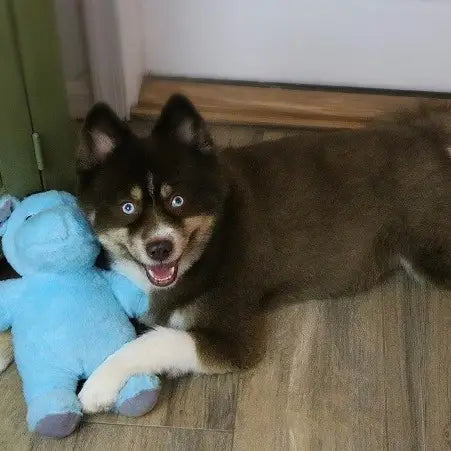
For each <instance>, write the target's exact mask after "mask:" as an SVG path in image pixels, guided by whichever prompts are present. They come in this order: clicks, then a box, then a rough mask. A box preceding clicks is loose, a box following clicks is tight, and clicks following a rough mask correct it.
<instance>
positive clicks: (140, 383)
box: [115, 375, 160, 417]
mask: <svg viewBox="0 0 451 451" xmlns="http://www.w3.org/2000/svg"><path fill="white" fill-rule="evenodd" d="M159 393H160V379H159V378H158V377H157V376H147V375H140V376H132V377H131V378H130V379H129V380H128V381H127V383H126V384H125V386H124V387H123V388H122V390H121V392H120V393H119V397H118V399H117V401H116V409H115V410H116V411H117V412H118V413H120V414H121V415H126V416H128V417H139V416H141V415H144V414H146V413H147V412H150V411H151V410H152V409H153V407H154V406H155V404H156V402H157V399H158V395H159Z"/></svg>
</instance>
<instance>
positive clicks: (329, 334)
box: [0, 123, 451, 451]
mask: <svg viewBox="0 0 451 451" xmlns="http://www.w3.org/2000/svg"><path fill="white" fill-rule="evenodd" d="M135 125H136V128H137V129H139V130H140V131H141V132H143V131H145V129H146V128H147V125H146V124H145V123H139V124H135ZM286 133H288V132H285V131H281V130H275V129H274V130H268V129H266V130H265V129H261V128H250V127H236V128H232V127H230V126H229V127H220V126H217V127H215V128H214V135H215V137H216V139H217V140H218V141H219V142H220V143H223V144H224V143H226V144H227V143H231V144H237V145H238V144H245V143H247V142H252V141H258V140H262V139H272V138H275V137H278V136H281V135H283V134H286ZM269 322H270V325H271V326H270V331H271V335H270V340H269V342H268V350H267V355H266V359H265V360H264V361H263V362H262V363H261V364H260V365H259V366H258V367H257V368H255V369H253V370H251V371H248V372H245V373H241V374H231V375H222V376H214V377H187V378H184V379H182V380H177V381H171V382H166V383H165V385H164V390H163V393H162V395H161V399H160V402H159V404H158V406H157V407H156V409H155V410H154V411H153V412H152V413H150V414H148V415H146V416H144V417H142V418H138V419H130V418H125V417H118V416H115V415H99V416H91V417H86V418H85V421H84V423H83V424H82V426H81V428H80V430H79V431H78V432H77V433H76V434H74V435H73V436H71V437H69V438H67V439H65V440H62V441H51V440H44V439H42V438H39V437H36V436H33V435H30V434H29V433H27V431H26V426H25V422H24V418H25V407H24V402H23V398H22V393H21V385H20V380H19V378H18V376H17V373H16V370H15V368H14V367H11V368H9V369H8V370H7V371H6V372H5V373H4V374H3V375H0V450H28V449H39V450H41V449H42V450H60V449H61V450H108V451H115V450H121V451H122V450H144V449H148V450H183V451H185V450H189V451H191V450H196V451H197V450H214V451H222V450H235V451H252V450H256V451H257V450H258V451H261V450H262V451H264V450H277V451H278V450H299V451H303V450H356V451H364V450H385V449H390V450H446V449H450V448H451V402H450V401H451V399H450V398H451V377H450V370H451V295H450V293H445V292H442V291H439V290H436V289H434V288H432V287H429V286H422V285H417V284H415V283H414V282H411V281H410V280H408V279H407V278H406V277H405V276H404V275H398V276H395V277H394V278H393V279H391V280H389V281H388V282H387V283H386V284H384V285H383V286H380V287H377V288H376V289H374V290H373V291H371V292H370V293H367V294H364V295H361V296H358V297H357V298H352V299H341V300H335V301H316V300H311V301H309V302H304V303H302V304H298V305H293V306H290V307H287V308H284V309H283V310H280V311H277V312H275V313H273V314H271V316H270V319H269Z"/></svg>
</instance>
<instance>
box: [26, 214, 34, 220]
mask: <svg viewBox="0 0 451 451" xmlns="http://www.w3.org/2000/svg"><path fill="white" fill-rule="evenodd" d="M31 217H33V215H28V216H27V217H25V221H28V220H29V219H30V218H31Z"/></svg>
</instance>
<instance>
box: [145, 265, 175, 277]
mask: <svg viewBox="0 0 451 451" xmlns="http://www.w3.org/2000/svg"><path fill="white" fill-rule="evenodd" d="M150 270H151V271H152V275H153V276H154V277H155V279H159V280H166V279H170V278H171V277H172V275H173V274H174V267H173V266H165V265H158V266H152V268H151V269H150Z"/></svg>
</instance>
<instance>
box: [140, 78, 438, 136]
mask: <svg viewBox="0 0 451 451" xmlns="http://www.w3.org/2000/svg"><path fill="white" fill-rule="evenodd" d="M175 92H180V93H183V94H185V95H187V96H188V97H189V98H190V99H191V100H192V101H193V103H194V104H195V105H196V107H197V108H198V109H199V111H200V112H201V113H202V114H203V115H204V117H205V118H206V119H207V120H208V121H213V122H226V123H234V124H236V123H239V124H266V125H269V124H270V125H282V126H290V127H300V126H302V127H329V128H330V127H332V128H359V127H362V126H363V125H364V124H365V123H367V122H368V120H370V119H371V118H373V117H374V116H375V115H377V114H380V113H382V112H387V111H395V110H397V109H399V108H400V107H411V106H413V105H416V104H417V103H418V102H419V101H421V100H422V101H429V102H437V101H439V100H437V99H430V98H426V97H412V96H398V95H396V96H395V95H388V94H373V93H371V94H364V93H355V92H353V93H349V92H335V91H319V90H307V89H289V88H278V87H262V86H248V85H233V84H225V83H224V84H222V83H207V82H196V81H182V80H170V79H169V80H164V79H152V78H151V77H150V76H149V77H146V78H145V79H144V80H143V83H142V87H141V92H140V97H139V102H138V105H136V106H135V107H133V108H132V114H133V115H136V116H144V117H155V116H156V115H158V114H159V112H160V110H161V108H162V106H163V105H164V103H165V102H166V100H167V99H168V97H169V96H170V95H171V94H173V93H175Z"/></svg>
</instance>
